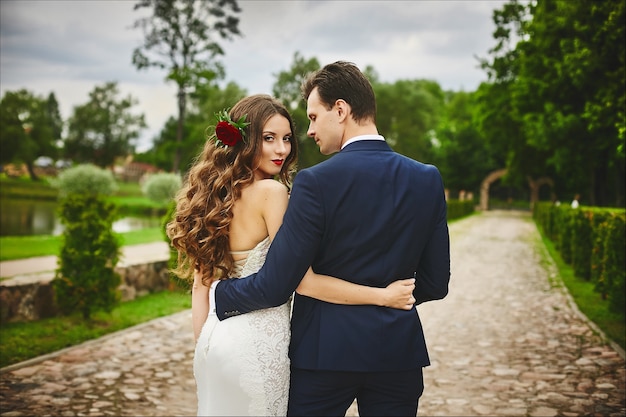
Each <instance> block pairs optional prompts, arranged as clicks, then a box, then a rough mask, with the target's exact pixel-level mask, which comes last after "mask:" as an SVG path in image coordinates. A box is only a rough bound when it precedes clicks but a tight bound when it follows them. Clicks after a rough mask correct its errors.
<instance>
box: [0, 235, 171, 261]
mask: <svg viewBox="0 0 626 417" xmlns="http://www.w3.org/2000/svg"><path fill="white" fill-rule="evenodd" d="M118 235H120V241H121V243H122V245H124V246H126V245H138V244H142V243H152V242H159V241H164V239H165V238H164V236H163V233H162V231H161V228H160V227H150V228H146V229H141V230H133V231H130V232H124V233H118ZM61 240H62V237H61V236H51V235H36V236H0V261H10V260H14V259H23V258H32V257H34V256H49V255H55V256H56V255H58V254H59V251H60V248H61Z"/></svg>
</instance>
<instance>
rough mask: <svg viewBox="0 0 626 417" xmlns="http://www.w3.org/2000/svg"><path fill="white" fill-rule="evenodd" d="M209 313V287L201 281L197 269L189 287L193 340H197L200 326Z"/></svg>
mask: <svg viewBox="0 0 626 417" xmlns="http://www.w3.org/2000/svg"><path fill="white" fill-rule="evenodd" d="M208 315H209V287H207V286H206V285H204V284H203V283H202V277H201V276H200V273H199V272H198V270H196V271H194V274H193V286H192V287H191V322H192V326H193V337H194V340H196V341H198V337H199V336H200V331H201V330H202V326H203V325H204V322H205V321H206V319H207V317H208Z"/></svg>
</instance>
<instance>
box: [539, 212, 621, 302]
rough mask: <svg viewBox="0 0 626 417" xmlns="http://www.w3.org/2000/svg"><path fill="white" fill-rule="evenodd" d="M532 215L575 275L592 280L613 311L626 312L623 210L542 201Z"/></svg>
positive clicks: (585, 279)
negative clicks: (557, 204) (576, 206)
mask: <svg viewBox="0 0 626 417" xmlns="http://www.w3.org/2000/svg"><path fill="white" fill-rule="evenodd" d="M533 217H534V218H535V221H536V222H537V224H538V225H539V226H540V227H541V229H542V230H543V231H544V233H545V234H546V235H547V237H548V238H549V239H550V240H551V241H552V242H553V243H554V244H555V247H556V249H557V250H558V251H559V254H560V257H561V258H562V259H563V261H564V262H565V263H567V264H568V265H571V266H572V268H573V270H574V272H575V275H576V276H577V277H578V278H579V279H581V280H584V281H591V282H592V283H593V285H594V287H595V290H596V291H597V292H598V293H600V296H601V299H602V300H606V299H608V300H609V302H608V303H607V305H606V308H607V309H610V311H613V312H618V313H621V314H626V312H625V311H624V308H625V307H626V302H625V298H626V294H625V285H626V272H625V269H624V265H625V262H626V259H625V256H624V247H626V238H625V230H626V227H625V226H626V224H625V223H626V214H625V211H624V209H600V208H594V207H580V208H578V209H572V208H571V207H570V206H567V205H561V206H555V205H552V204H549V203H539V204H536V205H535V207H534V212H533Z"/></svg>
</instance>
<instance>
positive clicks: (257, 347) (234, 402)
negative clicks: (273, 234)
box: [194, 237, 290, 416]
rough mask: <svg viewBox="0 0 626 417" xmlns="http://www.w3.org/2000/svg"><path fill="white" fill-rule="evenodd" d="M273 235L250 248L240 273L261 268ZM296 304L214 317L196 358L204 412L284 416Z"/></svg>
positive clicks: (204, 331) (201, 412) (205, 329)
mask: <svg viewBox="0 0 626 417" xmlns="http://www.w3.org/2000/svg"><path fill="white" fill-rule="evenodd" d="M269 246H270V240H269V237H268V238H266V239H264V240H263V241H261V242H260V243H259V244H258V245H257V246H256V247H255V248H254V249H252V250H251V251H250V253H249V254H248V257H247V258H246V259H245V261H244V262H243V263H240V264H242V265H240V268H238V270H237V275H236V277H244V276H248V275H250V274H252V273H254V272H257V271H258V270H259V269H260V268H261V267H262V266H263V263H264V262H265V256H266V255H267V250H268V249H269ZM289 314H290V303H289V302H288V303H285V304H283V305H281V306H279V307H274V308H268V309H265V310H259V311H254V312H250V313H247V314H242V315H240V316H237V317H232V318H229V319H226V320H224V321H219V320H217V318H216V317H215V316H210V317H209V318H208V319H207V321H206V323H205V324H204V326H203V328H202V332H201V334H200V337H199V338H198V343H197V345H196V351H195V357H194V376H195V378H196V384H197V393H198V415H199V416H200V415H202V416H208V415H250V416H280V415H283V416H284V415H286V413H287V399H288V393H289V358H288V356H287V355H288V350H289V338H290V330H289Z"/></svg>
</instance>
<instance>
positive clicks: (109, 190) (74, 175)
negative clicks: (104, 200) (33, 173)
mask: <svg viewBox="0 0 626 417" xmlns="http://www.w3.org/2000/svg"><path fill="white" fill-rule="evenodd" d="M54 185H56V186H57V187H58V188H59V190H60V192H61V195H62V196H64V195H69V194H90V195H110V194H113V192H115V190H116V189H117V184H116V182H115V178H113V174H112V173H111V171H107V170H104V169H101V168H98V167H97V166H95V165H92V164H83V165H77V166H75V167H72V168H69V169H67V170H65V171H63V172H62V173H61V174H60V175H59V177H58V178H57V181H55V182H54Z"/></svg>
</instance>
